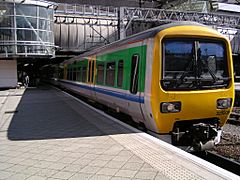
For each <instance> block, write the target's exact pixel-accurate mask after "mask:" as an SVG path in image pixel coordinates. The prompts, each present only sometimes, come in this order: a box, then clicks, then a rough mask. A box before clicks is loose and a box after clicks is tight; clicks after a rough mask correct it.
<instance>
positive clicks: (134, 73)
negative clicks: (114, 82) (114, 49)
mask: <svg viewBox="0 0 240 180" xmlns="http://www.w3.org/2000/svg"><path fill="white" fill-rule="evenodd" d="M138 69H139V55H138V54H135V55H133V56H132V67H131V84H130V92H131V93H132V94H137V91H138Z"/></svg>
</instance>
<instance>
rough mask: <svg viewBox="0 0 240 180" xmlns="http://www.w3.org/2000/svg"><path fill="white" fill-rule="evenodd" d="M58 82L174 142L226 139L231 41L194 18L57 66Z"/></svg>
mask: <svg viewBox="0 0 240 180" xmlns="http://www.w3.org/2000/svg"><path fill="white" fill-rule="evenodd" d="M59 69H60V71H61V73H59V75H60V76H59V77H58V83H59V85H60V86H61V87H63V88H65V89H68V90H70V91H73V92H75V93H77V94H80V95H81V96H84V97H86V98H87V99H90V100H92V101H94V102H96V103H100V104H103V105H105V106H107V107H109V108H111V109H113V110H115V112H119V113H124V114H127V115H129V116H130V117H131V118H132V120H133V121H134V122H135V123H137V124H139V125H141V126H142V127H144V128H146V129H147V130H148V131H150V132H153V133H155V134H159V135H163V136H169V137H170V138H171V142H172V144H173V145H176V146H188V147H192V148H193V149H194V150H196V151H202V150H206V149H211V148H213V147H214V146H215V145H216V144H218V143H219V142H220V139H221V133H222V126H223V125H224V124H225V123H226V121H227V119H228V117H229V115H230V112H231V111H232V108H233V102H234V70H233V62H232V51H231V45H230V42H229V40H228V39H227V38H226V37H224V36H223V35H221V34H220V33H219V32H217V31H216V30H214V29H212V28H211V27H208V26H205V25H203V24H199V23H196V22H174V23H168V24H163V25H160V26H158V27H155V28H152V29H148V30H146V31H143V32H140V33H138V34H135V35H132V36H129V37H127V38H125V39H122V40H118V41H116V42H114V43H111V44H109V45H106V46H103V47H101V48H98V49H94V50H92V51H89V52H85V53H83V54H81V55H79V56H76V57H74V58H71V59H69V60H66V61H64V62H63V63H61V64H60V65H59Z"/></svg>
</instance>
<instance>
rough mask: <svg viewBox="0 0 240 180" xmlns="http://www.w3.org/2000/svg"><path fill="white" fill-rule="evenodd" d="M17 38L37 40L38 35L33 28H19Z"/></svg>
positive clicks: (20, 39)
mask: <svg viewBox="0 0 240 180" xmlns="http://www.w3.org/2000/svg"><path fill="white" fill-rule="evenodd" d="M17 40H19V41H36V40H37V36H36V34H35V32H34V31H33V30H24V29H18V30H17Z"/></svg>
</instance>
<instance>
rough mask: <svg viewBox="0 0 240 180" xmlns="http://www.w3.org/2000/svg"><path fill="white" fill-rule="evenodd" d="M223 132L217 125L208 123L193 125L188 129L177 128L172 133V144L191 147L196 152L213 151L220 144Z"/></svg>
mask: <svg viewBox="0 0 240 180" xmlns="http://www.w3.org/2000/svg"><path fill="white" fill-rule="evenodd" d="M221 133H222V130H221V128H219V127H218V126H217V125H211V124H206V123H197V124H192V125H191V126H189V127H188V128H186V127H185V128H184V129H183V128H180V127H175V128H174V131H173V132H172V144H173V145H176V146H190V147H192V148H193V149H194V151H204V150H208V149H212V148H213V147H214V146H215V145H216V144H218V143H219V142H220V138H221Z"/></svg>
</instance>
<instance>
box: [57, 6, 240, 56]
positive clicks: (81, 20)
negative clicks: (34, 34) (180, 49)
mask: <svg viewBox="0 0 240 180" xmlns="http://www.w3.org/2000/svg"><path fill="white" fill-rule="evenodd" d="M54 17H55V26H56V31H57V32H55V40H56V43H57V45H59V46H60V47H61V48H62V49H72V50H77V51H86V50H89V49H91V48H93V47H96V46H98V45H102V44H107V43H110V42H113V41H115V40H117V39H123V38H125V37H126V36H129V35H132V34H134V33H137V32H140V31H143V30H146V29H148V28H151V27H154V26H157V25H160V24H164V23H168V22H174V21H195V22H199V23H202V24H205V25H209V26H212V27H214V28H215V29H218V30H219V32H224V33H225V35H226V36H228V37H230V40H231V39H233V38H235V39H239V34H240V33H239V30H240V16H239V15H238V14H234V15H229V14H220V13H216V12H215V13H205V12H193V11H176V10H166V9H154V8H131V7H120V8H118V7H103V6H91V5H88V6H87V5H69V4H59V5H58V8H56V9H55V15H54ZM136 24H137V26H136ZM221 29H222V30H221ZM224 29H231V30H230V31H229V30H228V31H225V30H224ZM72 36H73V37H74V38H73V37H72ZM56 37H57V38H56ZM235 42H236V43H237V41H236V40H235ZM238 46H239V45H238ZM235 49H236V48H235ZM237 49H238V50H237V52H240V50H239V48H237Z"/></svg>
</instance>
